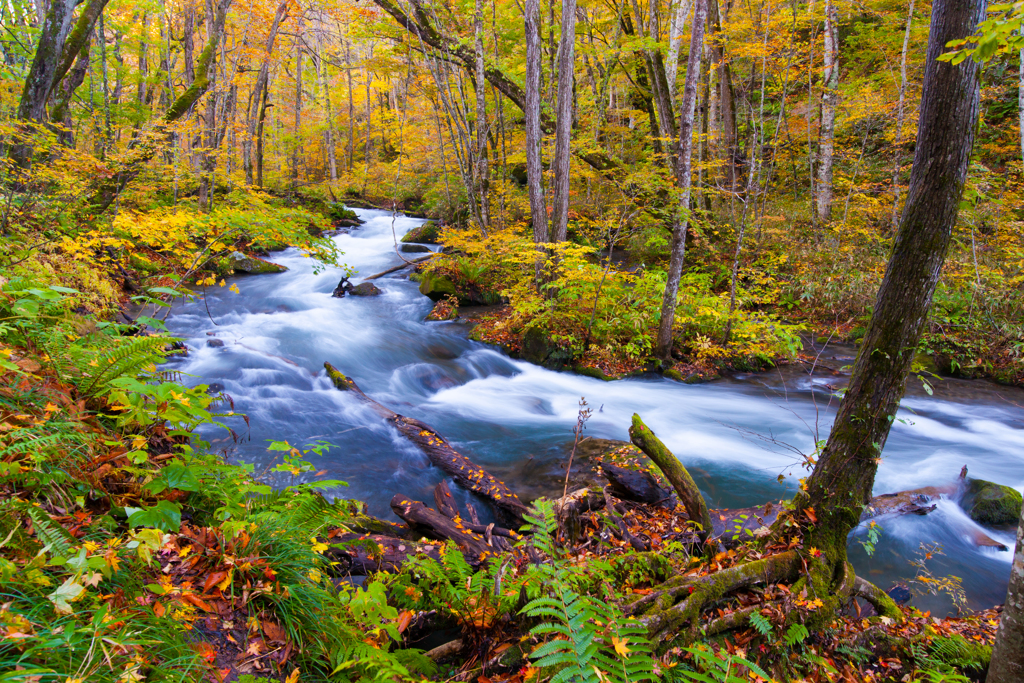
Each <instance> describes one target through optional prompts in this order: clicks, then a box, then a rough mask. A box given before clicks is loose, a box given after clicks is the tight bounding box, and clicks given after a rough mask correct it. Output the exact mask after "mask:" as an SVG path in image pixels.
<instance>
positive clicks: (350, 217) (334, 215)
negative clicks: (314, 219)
mask: <svg viewBox="0 0 1024 683" xmlns="http://www.w3.org/2000/svg"><path fill="white" fill-rule="evenodd" d="M324 213H325V214H326V215H327V217H328V218H330V219H331V220H332V221H335V222H338V221H352V222H354V223H355V224H356V225H361V224H362V221H361V220H359V216H357V215H356V212H355V211H353V210H352V209H350V208H348V207H347V206H345V205H344V204H331V205H329V206H328V207H327V210H326V211H324Z"/></svg>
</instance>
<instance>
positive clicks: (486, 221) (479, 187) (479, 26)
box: [470, 0, 491, 235]
mask: <svg viewBox="0 0 1024 683" xmlns="http://www.w3.org/2000/svg"><path fill="white" fill-rule="evenodd" d="M475 9H476V11H475V12H474V13H473V37H474V40H473V48H474V52H476V69H475V72H474V76H475V78H474V83H473V88H474V90H475V91H476V169H475V173H474V174H473V175H474V176H475V178H474V180H475V181H476V182H475V185H476V188H475V190H476V192H477V194H478V196H479V202H478V204H477V205H478V207H479V209H478V211H479V216H478V217H477V220H478V221H479V223H480V231H481V232H482V233H483V234H484V235H486V234H487V228H488V226H489V225H490V202H489V201H488V192H489V191H490V184H491V179H490V165H489V164H488V162H487V130H488V127H489V126H488V123H487V78H486V76H485V70H484V42H483V35H484V10H483V4H482V3H481V1H480V0H476V7H475ZM470 191H472V190H470Z"/></svg>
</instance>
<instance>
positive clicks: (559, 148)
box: [548, 0, 576, 242]
mask: <svg viewBox="0 0 1024 683" xmlns="http://www.w3.org/2000/svg"><path fill="white" fill-rule="evenodd" d="M575 66H576V0H562V32H561V37H560V40H559V42H558V106H557V109H556V112H557V113H556V119H555V159H554V164H553V166H554V172H555V173H554V175H555V188H554V197H553V199H552V202H551V231H550V233H549V235H548V238H549V239H550V240H551V241H552V242H564V241H565V238H566V235H567V232H568V229H569V160H570V158H571V154H572V152H571V147H570V144H571V138H572V117H573V100H574V99H575V94H574V92H573V77H574V75H575Z"/></svg>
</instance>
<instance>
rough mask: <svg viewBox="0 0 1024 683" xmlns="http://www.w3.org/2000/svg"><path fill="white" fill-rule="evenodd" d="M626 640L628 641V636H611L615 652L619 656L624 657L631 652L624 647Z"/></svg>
mask: <svg viewBox="0 0 1024 683" xmlns="http://www.w3.org/2000/svg"><path fill="white" fill-rule="evenodd" d="M627 642H629V639H628V638H616V637H615V636H612V645H613V646H614V647H615V652H616V653H618V655H619V656H620V657H625V656H626V655H628V654H629V653H630V652H631V650H630V649H629V648H628V647H626V643H627Z"/></svg>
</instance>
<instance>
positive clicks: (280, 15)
mask: <svg viewBox="0 0 1024 683" xmlns="http://www.w3.org/2000/svg"><path fill="white" fill-rule="evenodd" d="M287 14H288V0H284V1H283V2H281V4H279V5H278V6H277V12H275V13H274V21H273V22H272V23H271V24H270V31H269V32H268V33H267V42H266V46H265V48H264V52H263V59H262V61H261V63H260V70H259V72H258V73H257V75H256V83H254V84H253V86H252V100H251V102H250V105H249V112H248V117H247V121H246V126H245V137H244V138H243V139H242V166H243V167H244V168H245V182H246V183H247V184H249V185H252V183H253V163H252V145H253V137H254V136H255V135H256V127H257V126H258V125H259V121H261V120H262V116H263V113H264V107H265V106H266V90H267V84H268V82H269V79H270V56H271V54H272V53H273V51H274V41H275V40H276V39H277V32H278V31H279V30H280V28H281V22H282V21H284V19H285V17H286V16H287ZM260 186H261V187H262V182H261V183H260Z"/></svg>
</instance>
